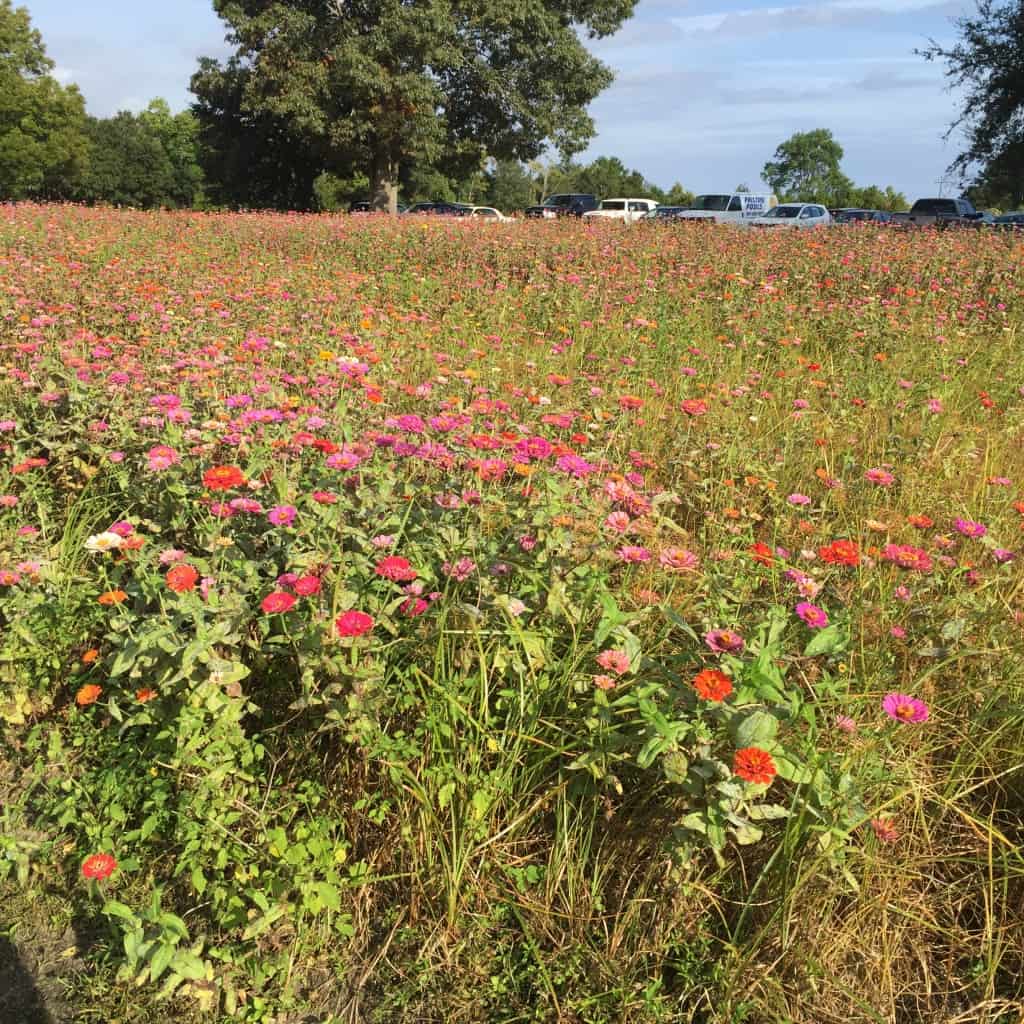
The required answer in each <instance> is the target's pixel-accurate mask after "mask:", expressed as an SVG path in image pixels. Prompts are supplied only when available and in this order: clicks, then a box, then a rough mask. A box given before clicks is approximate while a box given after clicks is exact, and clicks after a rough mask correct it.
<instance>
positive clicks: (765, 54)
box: [16, 0, 973, 200]
mask: <svg viewBox="0 0 1024 1024" xmlns="http://www.w3.org/2000/svg"><path fill="white" fill-rule="evenodd" d="M16 2H17V0H16ZM20 2H21V3H26V4H27V6H28V8H29V10H30V12H31V14H32V19H33V22H34V23H35V25H36V27H37V28H39V29H40V31H41V32H42V33H43V39H44V41H45V43H46V46H47V49H48V51H49V53H50V56H51V57H52V58H53V59H54V60H55V61H56V63H57V67H58V76H59V77H60V78H61V79H62V80H63V81H74V82H77V83H78V85H79V87H80V88H81V89H82V92H83V93H84V95H85V97H86V101H87V104H88V107H89V110H90V112H91V113H94V114H97V115H101V116H106V115H109V114H111V113H114V112H115V111H117V110H120V109H131V110H138V109H140V108H141V107H143V106H145V104H146V103H147V102H148V101H149V100H150V99H151V98H152V97H154V96H163V97H164V98H165V99H167V100H168V102H169V103H170V104H171V106H172V107H174V108H175V109H180V108H182V107H184V106H186V105H187V104H188V103H189V102H190V99H191V97H190V95H189V93H188V80H189V76H190V75H191V74H192V71H193V70H194V69H195V64H196V58H197V57H198V56H199V55H208V56H215V57H218V56H223V55H224V54H225V53H226V52H227V48H226V46H225V44H224V41H223V36H224V32H223V26H222V24H221V22H220V21H219V19H218V18H217V17H216V16H215V15H214V13H213V8H212V4H211V3H210V2H209V0H170V2H167V3H163V4H151V3H147V2H146V0H136V2H134V3H130V2H126V0H91V2H89V3H83V4H77V3H76V4H72V3H70V2H69V0H20ZM972 8H973V4H967V3H961V2H939V3H936V2H928V0H826V2H819V3H807V2H794V3H792V4H791V5H790V6H779V5H778V0H775V2H774V3H773V2H771V0H767V2H760V3H759V2H757V0H734V2H732V3H720V2H705V0H640V2H639V3H638V5H637V9H636V14H635V16H634V17H633V18H632V19H631V20H630V21H629V22H627V23H626V24H625V26H624V27H623V28H622V30H621V31H620V32H618V33H617V34H616V35H615V36H612V37H610V38H608V39H604V40H600V41H597V42H593V43H590V44H588V45H590V46H591V48H592V49H593V50H594V51H595V52H596V53H597V54H598V55H599V56H600V57H601V58H602V59H603V60H604V61H605V62H606V63H608V64H610V65H611V66H612V67H613V68H614V69H615V71H616V74H617V79H616V82H615V84H614V85H613V86H612V87H611V88H610V89H608V90H607V91H606V92H604V93H602V95H601V96H599V97H598V98H597V100H595V102H594V103H593V105H592V107H591V113H592V115H593V117H594V120H595V122H596V124H597V137H596V138H595V139H594V141H593V143H592V145H591V147H590V149H589V150H588V152H587V154H585V156H590V157H593V156H599V155H610V156H611V155H614V156H618V157H620V158H621V159H622V160H623V161H624V162H625V163H626V164H627V165H628V166H630V167H635V168H637V169H639V170H640V171H642V172H643V173H644V174H645V175H646V176H647V177H648V179H650V180H651V181H654V182H656V183H657V184H659V185H662V186H666V187H667V186H669V185H671V184H672V183H673V182H674V181H680V182H682V183H683V184H684V185H685V186H686V187H687V188H690V189H693V190H694V191H698V192H701V191H717V190H721V189H728V188H731V187H732V186H734V185H736V184H738V183H740V182H745V183H747V184H749V185H750V186H752V187H754V188H757V187H758V186H759V185H760V180H759V174H760V170H761V168H762V167H763V166H764V163H765V161H766V160H768V159H770V158H771V155H772V153H773V152H774V150H775V147H776V146H777V145H778V144H779V143H780V142H781V141H782V140H783V139H785V138H787V137H788V136H789V135H791V134H792V133H793V132H795V131H806V130H808V129H811V128H830V129H831V130H832V131H833V133H834V134H835V136H836V138H837V139H839V141H840V142H841V143H842V145H843V147H844V148H845V150H846V156H845V158H844V160H843V169H844V170H845V171H846V173H847V174H849V175H850V176H851V177H852V178H853V179H854V180H855V181H856V182H857V183H858V184H865V185H866V184H877V185H883V186H884V185H893V186H895V187H896V188H898V189H900V190H901V191H903V192H905V193H906V194H907V196H908V197H909V198H910V199H911V200H913V199H914V198H915V196H919V195H925V194H936V191H937V189H938V184H937V183H938V180H939V179H940V178H942V177H943V174H944V171H945V168H946V167H947V165H948V164H949V163H950V162H951V160H952V159H953V157H954V156H955V155H956V140H955V139H954V140H951V141H950V142H948V143H946V142H943V139H942V134H943V132H944V131H945V128H946V126H947V125H948V124H949V122H950V121H951V120H952V118H953V116H954V113H955V109H956V96H955V95H951V94H950V93H949V92H947V91H946V87H945V82H944V79H943V76H942V68H941V66H937V65H934V64H928V63H926V62H925V61H923V60H921V59H920V58H919V57H916V56H915V55H914V53H913V50H914V48H915V47H920V46H924V45H926V43H927V41H928V39H929V38H935V39H937V40H939V41H945V42H948V41H951V40H952V39H953V38H954V36H955V28H954V26H953V24H952V19H953V18H955V17H957V16H958V15H960V14H963V13H966V12H967V11H968V10H969V9H972ZM951 187H952V185H951V183H946V185H945V188H946V191H947V193H948V192H949V190H950V189H951Z"/></svg>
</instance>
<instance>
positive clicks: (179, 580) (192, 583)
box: [164, 565, 199, 594]
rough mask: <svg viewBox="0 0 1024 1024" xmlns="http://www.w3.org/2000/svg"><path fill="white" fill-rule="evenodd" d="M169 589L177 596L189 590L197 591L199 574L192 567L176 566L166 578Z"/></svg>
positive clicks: (169, 571)
mask: <svg viewBox="0 0 1024 1024" xmlns="http://www.w3.org/2000/svg"><path fill="white" fill-rule="evenodd" d="M164 579H165V580H166V582H167V586H168V588H169V589H171V590H173V591H174V593H176V594H184V593H186V592H187V591H189V590H195V587H196V583H197V582H198V581H199V573H198V572H196V570H195V569H193V568H192V566H191V565H176V566H175V567H174V568H173V569H169V570H168V572H167V575H166V576H165V577H164Z"/></svg>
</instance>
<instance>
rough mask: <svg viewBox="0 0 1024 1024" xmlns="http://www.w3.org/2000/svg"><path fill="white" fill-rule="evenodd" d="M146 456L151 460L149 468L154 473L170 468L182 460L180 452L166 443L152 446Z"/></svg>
mask: <svg viewBox="0 0 1024 1024" xmlns="http://www.w3.org/2000/svg"><path fill="white" fill-rule="evenodd" d="M146 458H147V459H148V460H149V469H150V470H151V471H152V472H154V473H159V472H161V471H163V470H165V469H170V468H171V466H174V465H177V463H178V462H179V461H180V459H179V458H178V453H177V452H176V451H175V450H174V449H173V448H168V447H167V445H165V444H158V445H155V446H154V447H153V448H150V449H149V451H148V452H147V453H146Z"/></svg>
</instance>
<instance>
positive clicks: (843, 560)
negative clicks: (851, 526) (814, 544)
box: [818, 540, 860, 565]
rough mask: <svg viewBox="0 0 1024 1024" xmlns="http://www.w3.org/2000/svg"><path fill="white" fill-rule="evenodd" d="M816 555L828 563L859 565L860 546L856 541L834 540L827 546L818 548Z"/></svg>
mask: <svg viewBox="0 0 1024 1024" xmlns="http://www.w3.org/2000/svg"><path fill="white" fill-rule="evenodd" d="M818 557H819V558H820V559H821V560H822V561H823V562H828V564H829V565H860V548H859V547H858V546H857V542H856V541H852V540H834V541H832V543H831V544H829V545H828V547H824V548H818Z"/></svg>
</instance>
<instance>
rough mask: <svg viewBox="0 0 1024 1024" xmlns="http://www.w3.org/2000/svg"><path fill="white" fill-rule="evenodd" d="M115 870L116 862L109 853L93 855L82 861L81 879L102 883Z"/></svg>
mask: <svg viewBox="0 0 1024 1024" xmlns="http://www.w3.org/2000/svg"><path fill="white" fill-rule="evenodd" d="M116 870H117V861H116V860H114V858H113V857H111V855H110V854H109V853H93V854H90V855H89V856H88V857H86V858H85V860H84V861H82V877H83V878H89V879H94V880H95V881H97V882H102V881H104V879H107V878H109V877H110V876H111V875H112V874H113V873H114V872H115V871H116Z"/></svg>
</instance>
